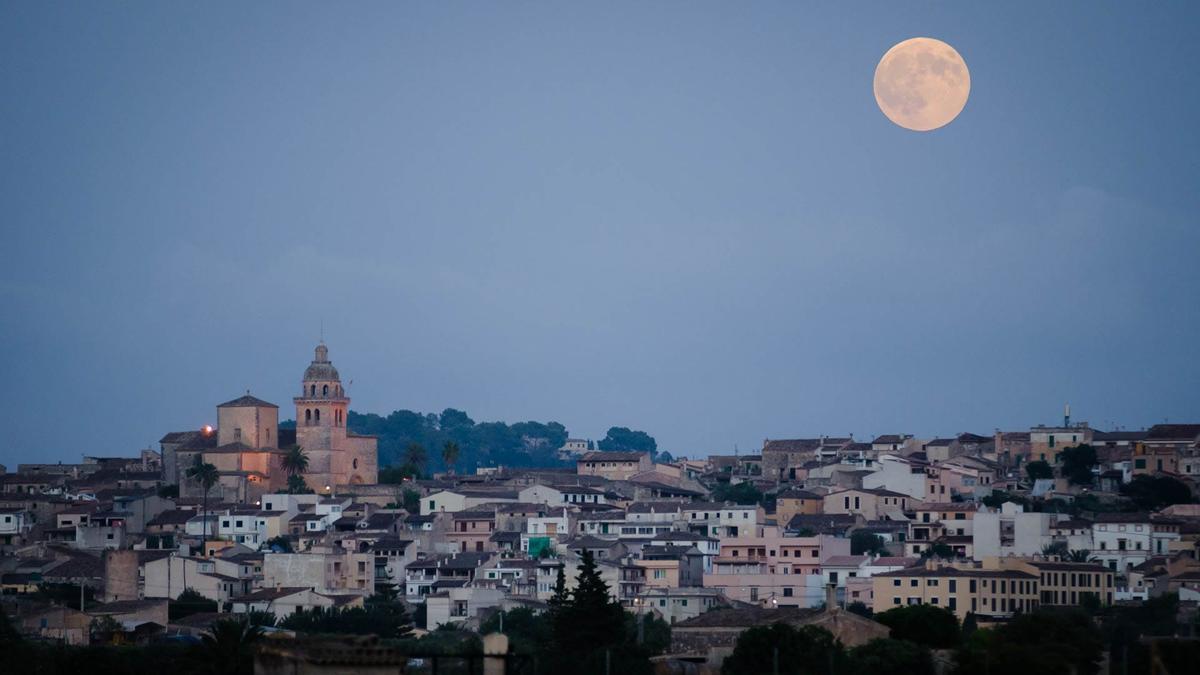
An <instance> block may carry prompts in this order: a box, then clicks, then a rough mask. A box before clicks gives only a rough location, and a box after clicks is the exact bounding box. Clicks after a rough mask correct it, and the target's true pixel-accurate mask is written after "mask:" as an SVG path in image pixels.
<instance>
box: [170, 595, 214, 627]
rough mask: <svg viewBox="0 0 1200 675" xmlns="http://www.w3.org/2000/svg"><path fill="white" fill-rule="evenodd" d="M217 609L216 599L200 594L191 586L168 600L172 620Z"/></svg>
mask: <svg viewBox="0 0 1200 675" xmlns="http://www.w3.org/2000/svg"><path fill="white" fill-rule="evenodd" d="M215 611H217V603H216V601H215V600H209V599H208V598H206V597H204V596H203V595H200V593H198V592H197V591H196V589H194V588H191V587H188V588H185V589H183V592H182V593H180V594H179V597H178V598H176V599H174V600H170V601H168V602H167V618H169V619H170V620H171V621H176V620H178V619H182V618H183V617H185V616H191V615H193V614H200V613H201V612H215Z"/></svg>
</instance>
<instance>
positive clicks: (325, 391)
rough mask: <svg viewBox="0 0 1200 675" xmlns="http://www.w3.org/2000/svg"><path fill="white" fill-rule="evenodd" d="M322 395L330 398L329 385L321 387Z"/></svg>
mask: <svg viewBox="0 0 1200 675" xmlns="http://www.w3.org/2000/svg"><path fill="white" fill-rule="evenodd" d="M321 395H322V396H328V395H329V385H327V384H326V385H324V386H322V387H321Z"/></svg>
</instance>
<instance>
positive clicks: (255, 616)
mask: <svg viewBox="0 0 1200 675" xmlns="http://www.w3.org/2000/svg"><path fill="white" fill-rule="evenodd" d="M276 621H277V619H276V618H275V615H274V614H273V613H271V612H264V611H262V610H259V609H252V610H250V611H249V612H246V623H249V624H250V625H251V626H265V627H267V628H274V627H275V622H276Z"/></svg>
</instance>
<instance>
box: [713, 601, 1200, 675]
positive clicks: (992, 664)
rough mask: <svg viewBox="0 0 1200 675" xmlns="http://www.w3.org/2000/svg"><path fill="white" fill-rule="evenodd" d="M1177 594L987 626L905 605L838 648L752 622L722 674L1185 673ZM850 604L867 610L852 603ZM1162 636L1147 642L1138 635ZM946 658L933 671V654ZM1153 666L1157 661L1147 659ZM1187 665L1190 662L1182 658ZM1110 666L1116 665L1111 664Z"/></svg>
mask: <svg viewBox="0 0 1200 675" xmlns="http://www.w3.org/2000/svg"><path fill="white" fill-rule="evenodd" d="M1178 607H1179V600H1178V596H1175V595H1164V596H1160V597H1157V598H1154V599H1152V600H1150V601H1148V602H1145V603H1141V604H1139V605H1134V606H1112V607H1102V608H1100V607H1098V608H1096V612H1095V613H1094V614H1089V613H1088V612H1087V611H1085V610H1083V609H1080V608H1076V607H1045V608H1039V609H1036V610H1034V611H1032V612H1029V613H1017V614H1015V615H1014V616H1013V617H1012V618H1011V619H1010V620H1009V621H1007V622H1004V623H1001V624H997V625H996V626H994V627H992V628H980V627H979V626H978V623H977V621H976V619H975V616H974V615H973V614H968V615H967V617H966V620H965V621H963V622H962V624H961V625H960V624H959V621H958V619H957V618H956V617H955V615H954V613H953V612H950V611H948V610H946V609H943V608H940V607H936V606H933V605H910V606H903V607H897V608H894V609H890V610H888V611H886V612H882V613H880V614H875V615H873V617H872V618H874V620H875V621H878V622H880V623H882V624H884V625H885V626H887V627H888V628H890V629H891V634H890V636H889V637H887V638H879V639H875V640H872V641H871V642H868V643H867V644H865V645H861V646H858V647H854V648H852V649H847V648H845V647H844V646H843V645H842V644H841V643H840V642H838V641H837V640H835V639H834V637H833V635H831V634H830V633H829V632H828V631H827V630H825V629H823V628H819V627H816V626H803V627H800V628H793V627H792V626H789V625H787V624H785V623H780V624H775V625H771V626H759V627H755V628H751V629H749V630H747V631H745V632H744V633H742V634H741V636H739V637H738V641H737V645H736V647H735V648H734V650H733V653H732V654H731V655H730V656H729V657H728V658H727V659H725V662H724V664H722V667H721V672H722V674H723V675H740V673H773V672H774V673H779V674H780V675H834V674H835V673H836V674H837V675H934V673H937V672H948V673H952V674H953V675H977V674H981V673H988V674H989V675H1059V674H1061V673H1075V674H1076V675H1100V672H1101V665H1102V664H1103V662H1104V656H1105V652H1107V653H1108V656H1109V658H1111V659H1112V660H1113V661H1114V662H1116V663H1119V664H1120V668H1121V672H1124V673H1127V675H1150V674H1151V673H1154V672H1167V673H1175V672H1192V671H1193V670H1194V664H1195V663H1196V662H1197V660H1198V659H1200V643H1197V642H1196V641H1194V640H1190V639H1186V638H1185V639H1173V638H1172V637H1171V636H1173V635H1188V634H1191V632H1192V631H1194V630H1195V627H1194V626H1185V625H1180V624H1178V623H1177V613H1178ZM849 610H850V611H852V612H855V613H858V614H862V615H864V616H872V613H871V611H870V610H869V609H867V608H866V607H864V606H863V605H861V604H859V603H855V604H853V605H851V606H850V607H849ZM1149 636H1161V638H1160V640H1159V641H1158V643H1157V644H1156V645H1155V646H1154V647H1151V646H1150V645H1149V644H1148V643H1147V641H1146V640H1145V638H1147V637H1149ZM935 650H939V651H941V654H942V655H943V658H944V659H945V658H947V657H949V658H948V661H947V662H944V663H943V664H942V667H941V668H938V667H937V665H936V664H935V658H934V651H935ZM1152 663H1156V664H1157V667H1155V666H1154V665H1152ZM1189 664H1192V665H1189ZM1113 672H1116V670H1115V669H1114V670H1113Z"/></svg>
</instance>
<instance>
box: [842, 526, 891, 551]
mask: <svg viewBox="0 0 1200 675" xmlns="http://www.w3.org/2000/svg"><path fill="white" fill-rule="evenodd" d="M886 553H887V546H886V545H885V544H884V541H883V537H881V536H879V535H877V534H872V533H870V532H864V531H862V530H859V531H857V532H854V533H853V534H851V535H850V554H851V555H884V554H886Z"/></svg>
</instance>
